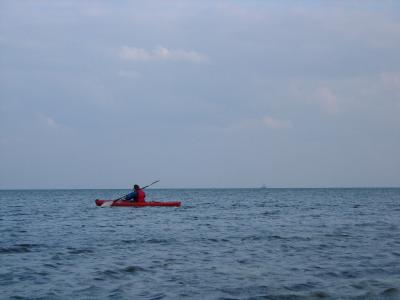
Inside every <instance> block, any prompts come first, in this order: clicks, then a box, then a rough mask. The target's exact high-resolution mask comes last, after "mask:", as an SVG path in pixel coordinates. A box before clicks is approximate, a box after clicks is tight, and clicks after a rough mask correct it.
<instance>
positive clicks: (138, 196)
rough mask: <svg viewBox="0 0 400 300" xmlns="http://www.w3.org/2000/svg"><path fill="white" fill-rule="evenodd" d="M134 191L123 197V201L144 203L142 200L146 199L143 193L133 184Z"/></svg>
mask: <svg viewBox="0 0 400 300" xmlns="http://www.w3.org/2000/svg"><path fill="white" fill-rule="evenodd" d="M133 189H134V191H133V192H132V193H129V194H128V195H126V196H125V198H124V200H126V201H130V202H146V201H145V200H144V198H146V194H145V192H144V191H143V190H142V189H141V188H140V186H139V185H137V184H135V185H134V186H133Z"/></svg>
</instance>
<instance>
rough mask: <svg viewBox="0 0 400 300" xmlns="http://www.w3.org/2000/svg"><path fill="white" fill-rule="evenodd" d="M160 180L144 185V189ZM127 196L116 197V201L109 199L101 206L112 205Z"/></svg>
mask: <svg viewBox="0 0 400 300" xmlns="http://www.w3.org/2000/svg"><path fill="white" fill-rule="evenodd" d="M159 181H160V180H156V181H154V182H152V183H150V184H149V185H146V186H144V187H142V190H144V189H145V188H148V187H149V186H151V185H153V184H156V183H157V182H159ZM128 195H129V194H128ZM126 196H127V195H125V196H122V197H120V198H118V199H115V200H114V201H107V202H104V203H103V204H102V205H101V207H109V206H112V205H113V204H114V202H116V201H118V200H122V199H124V198H125V197H126Z"/></svg>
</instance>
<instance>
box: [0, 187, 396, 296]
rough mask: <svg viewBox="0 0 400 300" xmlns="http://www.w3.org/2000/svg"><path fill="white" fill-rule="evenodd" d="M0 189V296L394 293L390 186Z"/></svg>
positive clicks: (393, 192) (393, 197) (393, 210)
mask: <svg viewBox="0 0 400 300" xmlns="http://www.w3.org/2000/svg"><path fill="white" fill-rule="evenodd" d="M127 192H128V191H127V190H35V191H27V190H24V191H0V204H1V207H0V236H1V240H0V266H1V269H0V292H1V293H0V295H1V296H0V298H1V299H72V298H74V299H295V300H298V299H400V189H199V190H156V189H153V190H148V191H147V194H148V196H147V199H148V200H159V201H162V200H165V201H167V200H180V201H182V207H180V208H171V207H147V208H129V207H128V208H127V207H108V208H100V207H96V206H95V203H94V200H95V199H96V198H101V199H114V198H118V197H119V196H121V195H123V194H125V193H127Z"/></svg>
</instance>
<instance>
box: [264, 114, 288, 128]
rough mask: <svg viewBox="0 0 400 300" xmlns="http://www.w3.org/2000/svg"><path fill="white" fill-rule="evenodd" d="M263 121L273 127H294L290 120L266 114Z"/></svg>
mask: <svg viewBox="0 0 400 300" xmlns="http://www.w3.org/2000/svg"><path fill="white" fill-rule="evenodd" d="M262 122H263V124H264V125H265V126H267V127H268V128H271V129H285V128H291V127H292V123H291V122H290V121H286V120H281V119H277V118H273V117H271V116H265V117H264V118H263V119H262Z"/></svg>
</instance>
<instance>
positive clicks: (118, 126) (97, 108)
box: [0, 0, 400, 189]
mask: <svg viewBox="0 0 400 300" xmlns="http://www.w3.org/2000/svg"><path fill="white" fill-rule="evenodd" d="M155 180H160V182H159V183H158V184H157V186H155V187H158V188H236V187H260V186H262V185H266V186H267V187H277V188H279V187H398V186H400V2H399V1H385V0H382V1H369V0H359V1H352V0H349V1H340V0H338V1H322V0H321V1H316V0H314V1H311V0H308V1H306V0H296V1H294V0H293V1H289V0H279V1H278V0H276V1H268V0H265V1H251V0H249V1H238V0H237V1H233V0H232V1H223V0H221V1H215V0H213V1H208V0H202V1H188V0H183V1H175V0H171V1H166V0H165V1H161V0H159V1H153V0H149V1H127V0H118V1H105V0H104V1H103V0H98V1H93V0H92V1H89V0H86V1H85V0H83V1H82V0H79V1H78V0H76V1H73V0H59V1H54V0H35V1H33V0H26V1H15V0H0V189H40V188H51V189H52V188H131V187H132V185H133V184H134V183H138V184H141V185H146V184H149V183H151V182H153V181H155Z"/></svg>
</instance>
